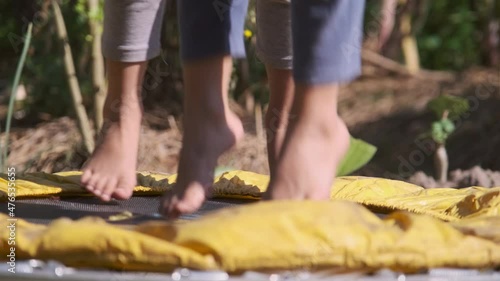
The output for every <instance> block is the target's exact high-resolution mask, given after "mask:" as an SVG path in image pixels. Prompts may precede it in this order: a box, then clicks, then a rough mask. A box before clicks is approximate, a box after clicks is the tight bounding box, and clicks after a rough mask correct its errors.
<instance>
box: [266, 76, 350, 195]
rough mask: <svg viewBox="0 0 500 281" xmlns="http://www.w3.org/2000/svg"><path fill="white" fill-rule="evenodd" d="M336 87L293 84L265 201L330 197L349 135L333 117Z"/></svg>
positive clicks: (335, 112)
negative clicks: (286, 124)
mask: <svg viewBox="0 0 500 281" xmlns="http://www.w3.org/2000/svg"><path fill="white" fill-rule="evenodd" d="M338 91H339V89H338V85H336V84H329V85H321V86H310V85H297V90H296V94H295V99H294V101H293V105H292V109H291V112H290V114H291V115H293V116H294V118H293V119H291V120H290V121H289V125H288V129H287V132H286V136H285V140H284V143H283V147H282V150H281V154H280V158H279V161H278V163H277V166H276V170H275V174H274V176H273V177H272V178H271V183H270V185H269V188H268V191H267V194H266V196H265V197H266V198H267V199H314V200H326V199H328V198H329V197H330V187H331V185H332V183H333V180H334V177H335V174H336V170H337V165H338V164H339V162H340V161H341V160H342V158H343V156H344V155H345V153H346V152H347V149H348V147H349V133H348V131H347V128H346V126H345V124H344V122H343V121H342V120H341V119H340V117H339V116H338V115H337V96H338Z"/></svg>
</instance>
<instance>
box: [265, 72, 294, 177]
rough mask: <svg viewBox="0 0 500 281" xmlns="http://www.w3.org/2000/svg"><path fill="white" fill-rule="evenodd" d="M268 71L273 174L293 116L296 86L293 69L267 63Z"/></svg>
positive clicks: (269, 147) (269, 149) (269, 151)
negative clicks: (275, 66)
mask: <svg viewBox="0 0 500 281" xmlns="http://www.w3.org/2000/svg"><path fill="white" fill-rule="evenodd" d="M266 71H267V77H268V81H269V90H270V92H271V93H270V100H269V107H268V109H267V113H266V117H265V120H264V122H265V127H266V132H267V157H268V162H269V170H270V172H271V175H273V174H274V170H275V168H276V163H277V162H278V158H279V154H280V151H281V147H282V145H283V139H284V138H285V133H286V128H287V124H288V120H289V119H291V118H293V116H292V117H290V116H289V114H290V108H291V106H292V101H293V95H294V91H295V87H294V82H293V77H292V71H291V70H289V69H277V68H274V67H272V66H270V65H266Z"/></svg>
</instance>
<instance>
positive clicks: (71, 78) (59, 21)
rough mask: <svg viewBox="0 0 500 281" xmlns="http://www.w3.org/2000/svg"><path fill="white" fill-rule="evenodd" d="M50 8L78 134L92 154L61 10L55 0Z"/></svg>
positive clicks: (89, 132) (92, 145)
mask: <svg viewBox="0 0 500 281" xmlns="http://www.w3.org/2000/svg"><path fill="white" fill-rule="evenodd" d="M52 8H53V11H54V16H55V19H56V27H57V35H58V36H59V39H60V40H61V42H62V43H63V44H64V67H65V69H66V76H67V78H68V84H69V88H70V92H71V97H72V99H73V106H74V109H75V112H76V117H77V119H78V125H79V128H80V133H81V134H82V137H83V141H84V144H85V148H86V150H87V152H88V153H92V151H93V150H94V138H93V137H92V129H91V127H90V123H89V119H88V117H87V112H86V111H85V107H84V106H83V104H82V94H81V92H80V85H79V84H78V79H77V78H76V72H75V64H74V62H73V56H72V55H71V47H70V45H69V42H68V34H67V31H66V25H65V24H64V18H63V16H62V13H61V8H59V4H58V3H57V1H56V0H53V1H52Z"/></svg>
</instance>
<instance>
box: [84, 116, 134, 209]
mask: <svg viewBox="0 0 500 281" xmlns="http://www.w3.org/2000/svg"><path fill="white" fill-rule="evenodd" d="M134 127H135V126H127V125H126V124H123V125H121V124H120V123H119V122H110V123H109V124H107V125H106V129H104V130H103V138H102V141H101V143H100V144H99V145H98V147H97V148H96V150H95V151H94V153H93V155H92V157H91V159H90V160H89V162H87V164H86V165H85V167H84V168H83V174H82V178H81V183H82V185H83V186H84V187H85V188H86V189H87V190H88V191H90V192H92V193H93V194H94V195H95V196H97V197H99V198H100V199H101V200H103V201H109V200H110V199H111V198H116V199H128V198H130V196H132V192H133V189H134V187H135V185H136V181H137V176H136V162H137V145H138V139H139V128H134Z"/></svg>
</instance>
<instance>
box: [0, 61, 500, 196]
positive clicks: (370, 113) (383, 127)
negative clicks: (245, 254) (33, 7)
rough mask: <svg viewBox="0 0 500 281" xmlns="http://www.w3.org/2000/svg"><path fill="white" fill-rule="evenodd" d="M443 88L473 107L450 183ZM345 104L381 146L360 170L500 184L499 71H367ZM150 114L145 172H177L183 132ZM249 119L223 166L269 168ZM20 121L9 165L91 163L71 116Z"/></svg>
mask: <svg viewBox="0 0 500 281" xmlns="http://www.w3.org/2000/svg"><path fill="white" fill-rule="evenodd" d="M441 93H447V94H452V95H458V96H462V97H466V98H467V99H469V101H470V105H471V109H470V111H469V112H468V113H467V114H466V115H465V116H464V117H463V118H462V119H460V120H459V121H458V122H457V130H456V132H455V133H454V134H453V135H452V136H451V138H450V139H449V141H448V143H447V149H448V154H449V159H450V170H452V172H451V173H450V177H449V182H448V183H445V184H438V183H436V182H435V181H434V179H433V178H432V175H433V151H432V149H433V146H434V144H433V143H432V141H431V140H430V139H429V138H425V137H422V136H424V135H425V133H426V132H427V131H428V130H429V128H430V124H431V122H432V121H433V118H434V117H433V116H432V114H431V113H430V112H429V111H428V110H426V104H427V102H428V101H429V100H431V99H432V98H434V97H436V96H438V95H439V94H441ZM339 108H340V113H341V115H342V116H343V118H344V120H345V121H346V123H347V125H348V127H349V129H350V131H351V134H352V135H353V136H355V137H357V138H360V139H363V140H365V141H367V142H370V143H372V144H374V145H375V146H377V147H378V152H377V154H376V155H375V157H374V159H373V160H372V161H371V162H370V163H369V164H368V165H367V166H365V167H364V168H363V169H361V170H360V171H358V172H356V174H358V175H366V176H376V177H385V178H394V179H402V180H409V181H411V182H414V183H416V184H419V185H422V186H426V187H437V186H450V187H464V186H471V185H480V186H500V174H499V173H498V172H495V171H499V170H500V110H499V108H500V72H499V71H498V70H496V69H473V70H469V71H467V72H464V73H458V74H455V77H454V78H453V79H451V80H442V79H441V80H438V79H429V78H426V79H417V78H408V77H401V76H390V75H385V74H384V75H380V74H378V75H377V74H373V72H372V73H365V75H364V76H363V77H362V78H361V79H359V80H357V81H355V82H354V83H352V84H350V85H348V86H345V87H344V88H343V90H342V97H341V99H340V104H339ZM147 112H148V113H147V115H146V118H145V122H144V126H143V129H142V136H141V144H140V152H139V159H138V165H139V170H150V171H158V172H164V173H175V172H176V169H177V161H178V153H179V149H180V147H181V136H182V134H181V132H180V130H179V129H176V128H173V129H165V128H167V127H169V126H159V125H158V124H161V122H165V124H167V121H166V120H165V118H164V115H165V114H162V111H161V108H160V109H158V108H151V110H147ZM162 120H163V121H162ZM243 121H244V124H245V127H246V129H247V135H246V137H245V139H244V140H243V142H242V143H240V144H239V145H238V147H236V148H234V149H233V150H231V151H230V152H228V153H226V154H225V155H224V156H223V157H222V158H221V159H220V163H219V164H220V165H222V166H227V167H231V168H237V169H244V170H250V171H255V172H259V173H268V166H267V157H266V149H265V146H266V141H265V140H264V139H262V138H259V137H257V136H256V134H255V121H254V119H253V118H249V117H246V118H243ZM16 122H17V126H16V123H14V127H15V128H14V130H13V132H12V133H11V136H12V137H11V145H10V151H11V153H10V156H9V159H8V160H9V165H13V166H16V167H17V168H18V169H19V170H21V171H26V172H33V171H44V172H56V171H63V170H75V169H79V168H80V167H81V165H82V164H83V163H84V162H85V161H86V160H87V158H88V155H86V154H85V153H82V152H83V149H82V147H81V143H80V137H79V134H78V130H77V126H76V123H75V122H74V121H73V120H72V119H70V118H68V117H65V118H60V119H54V120H49V121H45V122H41V123H38V124H36V125H30V126H25V125H23V124H26V121H23V120H17V121H16ZM177 123H179V122H178V121H177ZM170 127H172V126H170ZM173 127H175V126H173ZM2 138H3V135H2ZM332 149H333V148H332ZM318 165H320V163H318Z"/></svg>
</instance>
